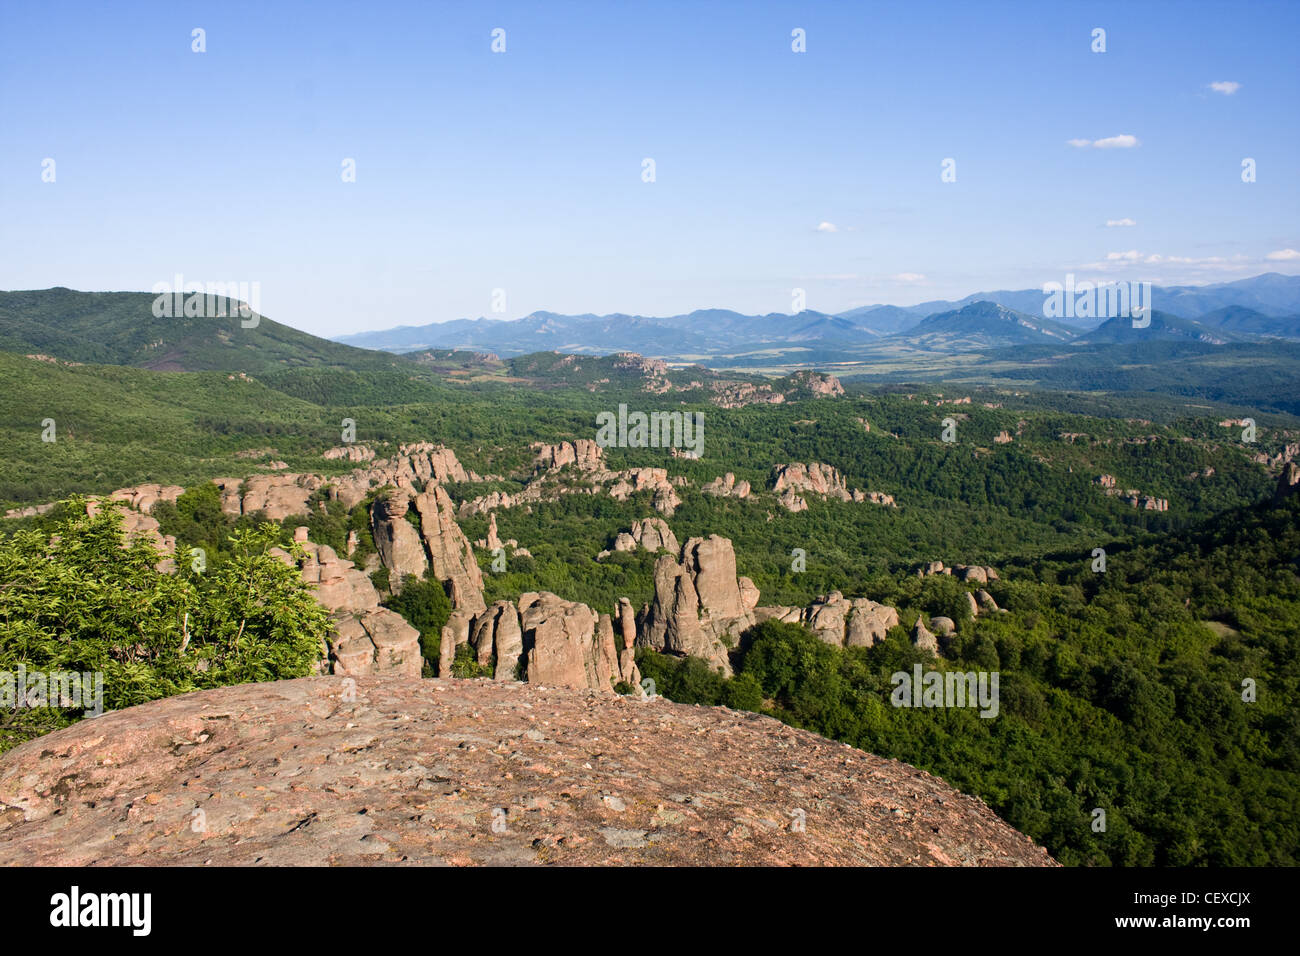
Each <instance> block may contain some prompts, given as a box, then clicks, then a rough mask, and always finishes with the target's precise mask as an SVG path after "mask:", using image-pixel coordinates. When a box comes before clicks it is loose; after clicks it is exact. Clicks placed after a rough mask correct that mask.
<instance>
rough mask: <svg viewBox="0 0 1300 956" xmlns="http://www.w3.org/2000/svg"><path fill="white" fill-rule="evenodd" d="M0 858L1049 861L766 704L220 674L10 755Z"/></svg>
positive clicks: (2, 767) (900, 770)
mask: <svg viewBox="0 0 1300 956" xmlns="http://www.w3.org/2000/svg"><path fill="white" fill-rule="evenodd" d="M596 736H599V738H600V741H599V743H593V738H594V737H596ZM380 745H382V748H381V747H380ZM506 768H510V769H509V770H508V771H507V770H506ZM200 774H201V777H202V780H201V785H200V786H195V781H196V779H197V775H200ZM606 798H608V799H606ZM795 810H798V811H800V814H794V815H793V816H792V811H795ZM195 811H201V817H200V816H199V815H198V814H196V812H195ZM196 818H197V819H202V821H203V825H202V826H200V827H196V826H195V820H196ZM794 819H798V820H800V823H801V827H800V828H799V830H797V831H796V830H793V829H792V822H793V820H794ZM498 821H499V822H501V823H504V824H505V826H504V827H502V826H499V825H498V826H496V827H494V826H493V824H494V822H498ZM0 858H3V859H4V860H5V862H7V863H9V864H11V865H16V866H19V867H31V866H56V865H57V866H91V865H119V866H125V865H130V864H133V863H139V862H141V861H147V862H148V863H150V864H151V865H157V866H167V865H196V866H197V865H203V864H209V865H212V866H237V865H249V864H253V863H258V864H260V865H264V866H359V865H366V864H380V863H400V862H405V863H408V864H426V865H428V864H449V865H453V866H468V865H489V866H490V865H498V866H499V865H545V864H550V865H564V864H568V865H607V866H630V865H656V866H683V865H684V866H705V865H707V866H737V865H755V866H777V865H784V866H788V865H803V866H818V865H822V866H825V865H849V866H882V865H899V866H903V865H906V866H957V865H969V866H979V865H983V866H991V865H992V866H997V865H1002V866H1007V865H1014V866H1052V865H1054V864H1053V861H1052V859H1051V858H1050V857H1049V856H1048V855H1047V853H1046V852H1044V851H1043V850H1042V849H1041V848H1039V847H1037V846H1035V845H1034V844H1033V843H1032V842H1031V841H1030V840H1029V839H1028V838H1027V837H1025V836H1024V835H1022V834H1020V833H1018V832H1017V831H1015V830H1013V829H1012V828H1011V827H1009V826H1008V825H1007V824H1006V823H1004V822H1002V821H1001V820H999V819H998V818H997V817H996V816H995V815H994V814H993V813H992V811H990V810H989V808H988V807H987V806H985V805H984V804H983V803H982V802H980V801H979V800H977V799H975V798H974V797H969V796H965V795H963V794H960V793H958V792H957V791H955V790H954V789H952V788H951V787H950V786H948V785H947V784H945V783H944V782H943V781H941V780H939V779H938V778H937V777H933V776H931V775H930V774H927V773H924V772H922V771H920V770H918V769H916V768H915V767H912V766H909V765H907V764H903V763H898V762H896V761H893V760H886V759H883V758H880V757H876V756H873V755H871V754H868V753H864V752H862V751H860V750H856V749H854V748H852V747H849V746H847V745H845V744H840V743H835V742H833V741H830V740H826V739H825V738H823V737H819V736H817V735H816V734H813V733H810V732H808V731H805V730H798V729H796V728H793V727H789V726H786V725H784V724H781V723H779V722H777V721H776V720H774V719H772V718H770V717H763V716H760V715H758V714H751V713H743V712H738V711H731V710H727V709H726V708H722V707H692V706H689V705H686V704H674V703H672V702H670V701H667V700H663V699H659V700H655V701H653V702H649V703H647V702H644V701H640V700H636V699H631V698H627V697H615V696H613V695H593V694H588V693H585V692H581V691H573V690H566V689H562V688H550V687H546V688H543V687H541V686H538V685H522V684H514V683H510V682H505V681H503V682H495V681H458V680H441V679H440V680H434V681H429V680H423V681H421V680H399V679H395V678H380V677H360V678H356V679H354V680H351V681H348V680H344V679H341V678H339V677H315V678H305V679H302V680H294V681H277V682H274V683H266V684H238V685H235V686H231V687H221V688H217V689H214V690H206V691H201V692H198V693H193V694H183V695H181V696H179V697H171V698H168V699H165V700H157V701H152V702H150V703H147V704H142V705H140V706H138V707H132V708H129V709H127V710H124V711H118V712H115V713H107V714H105V715H104V716H102V717H99V718H97V719H95V720H84V721H81V722H80V723H78V724H75V725H74V726H72V727H67V728H65V729H63V730H58V731H55V732H54V733H51V734H47V735H45V736H43V737H39V738H37V739H35V740H31V741H28V742H27V743H25V744H22V745H21V746H19V747H16V748H14V749H13V750H11V751H9V752H8V753H6V754H4V755H3V756H0Z"/></svg>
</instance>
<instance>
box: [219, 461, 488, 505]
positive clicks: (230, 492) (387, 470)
mask: <svg viewBox="0 0 1300 956" xmlns="http://www.w3.org/2000/svg"><path fill="white" fill-rule="evenodd" d="M366 452H369V453H370V458H373V457H374V452H373V451H372V450H370V449H368V448H365V447H364V446H340V448H333V449H330V450H329V451H327V452H325V454H324V456H323V457H325V458H329V459H347V460H349V461H368V460H370V458H367V457H366ZM480 480H481V479H480V477H479V476H478V475H476V474H475V473H474V472H472V471H468V470H467V469H465V467H464V466H462V465H461V463H460V461H459V460H457V458H456V453H455V452H453V451H452V450H451V449H450V448H444V447H443V446H442V445H434V444H432V443H431V442H416V443H415V444H411V445H401V446H399V447H398V454H396V455H394V456H393V457H391V458H383V459H377V460H374V461H372V462H371V464H370V465H369V466H368V467H365V468H357V469H355V470H353V471H351V472H349V473H347V474H345V475H335V476H323V475H310V474H280V475H253V476H251V477H249V478H247V479H241V478H214V479H212V481H213V483H214V484H215V485H216V486H217V488H218V489H219V490H220V491H221V508H222V510H223V511H224V512H225V513H226V514H231V515H240V514H251V513H252V512H254V511H261V512H264V513H265V515H266V517H268V518H270V519H271V520H272V521H283V520H284V519H285V518H287V517H289V516H290V515H296V514H306V512H307V501H308V499H309V498H310V497H311V495H312V494H313V493H315V492H316V491H318V490H320V489H322V488H328V494H329V495H330V497H331V498H336V499H338V500H339V501H341V502H342V503H343V505H344V506H345V507H347V508H354V507H356V505H357V504H359V503H360V502H361V500H362V499H364V498H365V497H366V495H368V494H369V493H370V492H371V491H373V490H374V489H376V488H382V487H384V486H385V485H392V486H393V487H395V488H405V489H413V488H414V487H415V485H416V484H417V483H430V482H432V483H441V482H445V481H480Z"/></svg>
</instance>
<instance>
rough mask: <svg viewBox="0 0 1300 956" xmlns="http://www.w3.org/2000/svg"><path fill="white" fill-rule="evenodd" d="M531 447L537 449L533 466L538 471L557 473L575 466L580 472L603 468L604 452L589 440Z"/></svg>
mask: <svg viewBox="0 0 1300 956" xmlns="http://www.w3.org/2000/svg"><path fill="white" fill-rule="evenodd" d="M533 447H534V448H536V449H537V457H536V459H535V460H534V463H533V464H534V467H535V468H536V469H538V470H539V471H558V470H559V469H561V468H563V467H564V466H565V465H575V466H576V467H577V468H578V469H579V470H580V471H591V470H593V469H596V468H602V467H604V461H605V459H604V450H603V449H602V448H601V447H600V446H599V445H597V444H596V443H595V442H594V441H592V440H591V439H590V438H579V439H577V440H576V441H563V442H560V443H559V444H558V445H542V444H538V445H534V446H533Z"/></svg>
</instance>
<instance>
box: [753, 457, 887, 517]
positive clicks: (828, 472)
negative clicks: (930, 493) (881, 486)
mask: <svg viewBox="0 0 1300 956" xmlns="http://www.w3.org/2000/svg"><path fill="white" fill-rule="evenodd" d="M772 490H773V491H775V492H776V493H777V494H779V495H780V498H778V499H777V500H778V501H779V502H780V503H781V504H782V506H784V507H785V508H787V509H788V510H790V511H803V510H804V509H805V508H806V507H807V502H806V501H805V500H804V498H803V497H802V496H801V493H802V494H814V495H822V496H823V497H826V498H835V499H837V500H839V501H859V502H861V501H869V502H871V503H872V504H877V505H887V506H889V507H897V505H896V504H895V502H894V496H893V495H887V494H885V493H884V492H880V491H861V490H858V489H854V490H853V491H850V490H849V489H848V486H847V485H845V483H844V476H843V475H842V474H840V470H839V469H838V468H835V467H833V466H831V465H827V464H824V463H822V462H819V461H814V462H809V463H808V464H806V465H805V464H801V463H798V462H796V463H795V464H792V465H777V466H776V467H774V468H773V469H772Z"/></svg>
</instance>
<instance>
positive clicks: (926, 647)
mask: <svg viewBox="0 0 1300 956" xmlns="http://www.w3.org/2000/svg"><path fill="white" fill-rule="evenodd" d="M912 643H913V644H915V645H916V646H917V647H918V648H920V649H921V650H923V651H928V652H929V653H931V654H933V655H934V656H935V657H938V656H939V639H938V638H936V637H935V636H934V635H933V634H932V633H930V629H929V628H927V627H926V626H925V623H924V622H923V621H922V620H921V619H920V618H919V617H918V618H917V619H916V625H915V626H914V627H913V628H912Z"/></svg>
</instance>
